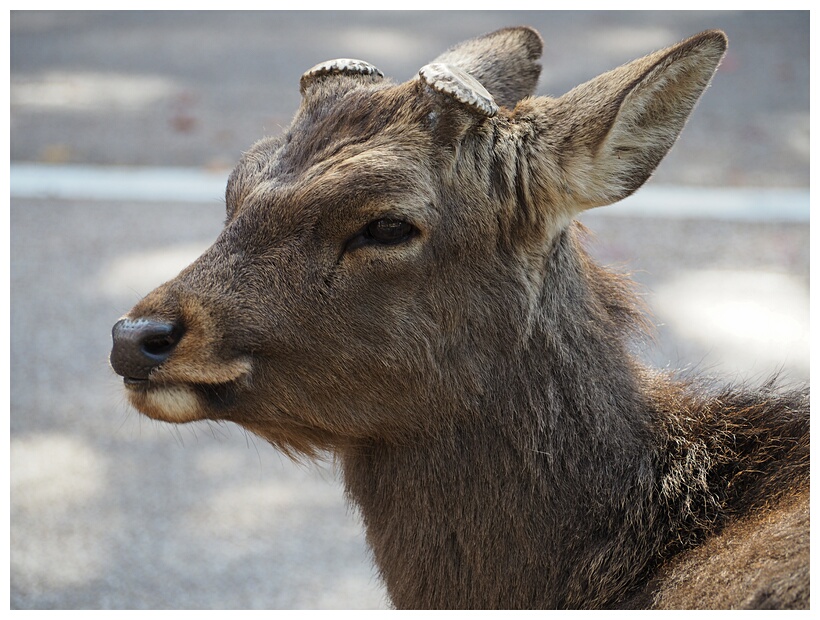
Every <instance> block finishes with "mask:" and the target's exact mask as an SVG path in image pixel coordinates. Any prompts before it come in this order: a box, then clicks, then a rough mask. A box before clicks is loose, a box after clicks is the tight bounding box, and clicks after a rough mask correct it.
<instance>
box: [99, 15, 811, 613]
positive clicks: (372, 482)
mask: <svg viewBox="0 0 820 620" xmlns="http://www.w3.org/2000/svg"><path fill="white" fill-rule="evenodd" d="M725 47H726V39H725V36H724V35H723V34H722V33H720V32H716V31H713V32H706V33H702V34H700V35H698V36H695V37H692V38H691V39H688V40H687V41H684V42H682V43H680V44H678V45H676V46H673V47H671V48H668V49H666V50H662V51H660V52H657V53H655V54H652V55H650V56H648V57H646V58H644V59H640V60H637V61H635V62H633V63H630V64H628V65H625V66H623V67H621V68H619V69H616V70H614V71H612V72H610V73H607V74H604V75H603V76H600V77H598V78H596V79H594V80H592V81H590V82H588V83H587V84H584V85H581V86H579V87H578V88H576V89H574V90H572V91H571V92H570V93H567V94H566V95H564V96H563V97H559V98H550V97H531V95H532V93H533V91H534V88H535V84H536V81H537V76H538V73H539V71H540V67H539V65H538V64H537V59H538V56H539V55H540V52H541V41H540V37H538V35H537V33H535V32H534V31H533V30H531V29H526V28H521V29H505V30H502V31H499V32H496V33H492V34H490V35H486V36H484V37H481V38H479V39H474V40H472V41H469V42H467V43H465V44H462V45H461V46H457V47H455V48H453V49H451V50H449V51H448V52H446V53H445V54H444V55H442V56H441V57H439V58H438V59H437V62H442V63H445V64H449V65H451V66H455V67H458V68H459V69H461V70H463V71H467V72H468V73H470V74H472V75H473V77H476V78H477V79H478V80H479V81H480V82H481V83H482V84H483V86H484V87H485V88H486V89H487V90H488V91H489V92H490V93H491V94H492V95H494V97H495V98H496V100H497V102H498V103H499V104H500V105H501V106H502V107H501V109H500V110H499V111H498V113H497V114H496V115H495V116H489V115H488V113H487V112H482V111H481V110H480V109H479V108H478V107H476V106H472V105H470V104H469V103H464V102H462V100H461V99H460V95H456V94H453V93H450V92H448V90H447V89H448V87H447V86H446V85H445V87H443V88H438V87H437V88H436V89H435V90H434V89H431V88H430V87H429V86H428V85H427V84H426V82H425V79H423V78H417V79H415V80H411V81H410V82H407V83H404V84H398V85H394V84H392V83H391V82H389V81H388V80H385V79H382V78H381V77H380V76H379V75H378V74H376V73H374V72H373V71H370V72H368V73H367V74H366V75H365V74H360V73H357V72H356V71H353V70H351V71H345V70H336V69H334V71H333V72H323V71H317V72H316V73H312V74H310V75H309V76H306V77H305V79H303V81H302V89H303V95H304V97H303V102H302V105H301V107H300V109H299V111H298V113H297V115H296V117H295V119H294V121H293V124H292V125H291V127H290V128H289V129H288V130H287V131H286V132H285V134H284V135H283V136H281V137H279V138H269V139H265V140H262V141H261V142H259V143H257V144H256V145H254V147H253V148H251V150H250V151H248V152H247V153H246V154H245V155H244V156H243V158H242V160H241V161H240V162H239V164H238V165H237V167H236V169H235V170H234V172H233V174H232V175H231V178H230V180H229V183H228V188H227V191H226V203H227V219H226V224H225V229H224V230H223V232H222V233H221V235H220V236H219V238H218V239H217V240H216V242H215V243H214V245H213V246H212V247H211V248H210V249H209V250H208V251H206V252H205V254H204V255H203V256H202V257H201V258H200V259H198V260H197V261H196V262H195V263H194V264H193V265H191V266H190V267H188V268H187V269H186V270H185V271H183V272H182V273H181V274H180V275H179V276H178V277H177V278H176V279H174V280H172V281H171V282H168V283H166V284H164V285H163V286H161V287H159V288H158V289H156V290H155V291H154V292H152V293H151V294H150V295H148V296H147V297H146V298H145V299H144V300H142V301H141V302H140V303H139V304H137V306H136V307H135V308H134V309H133V310H132V311H131V312H130V313H129V314H128V316H127V317H126V319H125V321H124V323H123V324H122V325H124V326H125V327H128V328H133V326H134V325H135V323H134V321H136V320H137V319H141V318H144V319H150V320H151V321H153V322H155V323H157V324H161V325H167V326H173V328H174V332H173V333H174V334H175V335H174V336H173V338H171V339H170V340H168V339H166V340H164V341H163V342H164V343H165V345H167V346H165V345H163V346H164V347H165V348H164V349H162V351H160V348H161V347H160V348H156V351H158V352H157V353H156V355H154V354H153V353H152V354H151V355H153V357H151V359H152V360H154V361H153V362H152V363H153V364H154V367H153V368H152V369H151V370H150V373H146V374H145V376H142V375H141V376H139V377H137V376H133V374H134V372H136V373H139V372H141V371H140V370H139V369H140V368H141V367H142V366H141V364H143V363H144V361H145V360H144V357H145V353H144V352H140V350H138V349H133V346H132V345H130V344H127V343H126V339H125V337H124V336H123V335H122V333H121V332H122V329H120V328H118V327H115V346H114V351H113V353H112V364H113V365H114V367H115V370H118V372H120V374H123V375H124V376H126V385H127V386H128V387H129V390H128V391H129V395H130V396H131V400H132V402H133V404H134V405H135V406H136V407H137V408H138V409H140V410H141V411H143V412H144V413H146V414H147V415H150V416H152V417H155V418H158V419H165V420H168V421H171V422H186V421H190V420H194V419H217V420H229V421H233V422H236V423H237V424H240V425H242V426H244V427H245V428H247V429H249V430H251V431H253V432H254V433H256V434H258V435H260V436H261V437H264V438H265V439H266V440H268V441H270V442H271V443H272V444H273V445H274V446H277V447H279V448H280V449H282V450H284V451H285V452H287V453H289V454H291V455H294V456H298V455H308V456H315V455H317V454H318V453H320V452H322V451H332V452H333V453H334V454H335V455H336V457H337V459H338V462H339V464H340V468H341V471H342V474H343V477H344V483H345V486H346V489H347V493H348V496H349V497H350V500H351V501H352V502H353V504H354V505H356V506H358V507H359V509H360V511H361V516H362V519H363V521H364V524H365V526H366V530H367V539H368V542H369V543H370V545H371V547H372V549H373V552H374V555H375V559H376V563H377V565H378V567H379V571H380V573H381V575H382V576H383V578H384V580H385V583H386V585H387V589H388V592H389V594H390V596H391V599H392V601H393V603H394V604H395V605H396V606H397V607H416V608H485V607H495V608H499V607H501V608H606V607H638V606H641V607H653V606H660V607H807V606H808V604H809V598H808V597H809V594H808V592H809V590H808V584H809V576H808V505H807V502H806V499H805V498H807V496H808V494H807V490H808V470H809V456H808V455H809V441H808V437H809V422H808V420H809V414H808V396H807V393H805V392H792V393H788V392H782V391H779V390H777V389H776V388H774V387H773V386H766V387H764V388H760V389H757V390H752V389H719V388H712V387H709V386H708V385H705V384H703V383H702V382H700V383H699V382H696V381H692V382H687V381H683V380H680V379H677V378H675V377H673V376H667V375H666V374H663V373H659V372H657V371H653V370H650V369H647V368H645V367H643V366H642V365H641V364H640V363H639V362H638V361H637V359H636V358H635V357H634V355H633V354H632V344H631V343H632V341H633V338H634V337H635V336H638V335H639V334H640V333H641V330H642V328H643V325H644V319H643V314H642V310H641V308H640V306H639V304H638V303H637V302H636V300H635V296H634V294H633V293H632V290H631V286H630V284H629V281H628V280H627V279H625V278H624V277H622V276H618V275H616V274H614V273H612V272H610V271H608V270H606V269H604V268H603V267H600V266H599V265H597V264H596V263H595V262H594V261H593V260H592V259H591V258H590V257H589V256H588V255H587V253H586V252H585V251H584V249H583V247H582V243H581V239H580V237H581V236H582V235H583V231H582V229H581V227H580V225H578V224H576V223H574V222H573V217H574V216H575V215H576V214H577V213H578V212H580V211H581V210H583V209H586V208H590V207H594V206H601V205H605V204H609V203H611V202H614V201H617V200H619V199H620V198H623V197H624V196H626V195H628V194H630V193H632V192H633V191H635V190H636V189H637V188H638V187H640V185H641V184H642V183H643V182H644V181H645V180H646V179H647V178H648V176H649V175H650V174H651V173H652V171H653V170H654V168H655V167H656V166H657V164H658V163H659V161H660V160H661V158H662V157H663V156H664V154H665V153H666V152H667V151H668V149H669V148H670V147H671V145H672V144H673V143H674V141H675V139H676V137H677V135H678V133H679V132H680V130H681V129H682V127H683V125H684V123H685V121H686V118H687V117H688V115H689V113H690V112H691V110H692V108H693V107H694V105H695V103H696V102H697V99H698V98H699V96H700V94H701V93H702V91H703V90H704V89H705V88H706V86H707V85H708V83H709V80H710V79H711V77H712V74H713V72H714V71H715V69H716V67H717V65H718V63H719V61H720V59H721V57H722V55H723V52H724V50H725ZM342 64H343V63H342ZM338 66H341V65H334V67H338ZM456 75H457V72H456ZM385 220H389V221H391V222H393V223H395V222H400V223H405V224H407V225H409V228H407V229H406V230H407V234H406V235H403V236H402V237H401V238H397V239H395V240H393V241H390V242H389V243H388V242H386V241H385V240H384V239H383V238H378V240H377V239H376V238H375V237H374V236H373V234H372V233H371V232H370V231H371V230H372V228H371V225H372V224H373V223H376V222H379V221H382V223H383V221H385ZM118 326H120V324H118ZM118 329H120V331H118ZM152 337H153V338H154V339H155V340H156V337H157V336H156V334H154V336H152ZM168 338H170V337H168ZM132 341H133V339H132ZM168 343H170V344H168ZM129 347H131V348H129ZM132 349H133V350H132ZM153 350H154V349H152V351H153ZM134 356H136V359H135V357H134ZM141 356H142V357H141ZM131 369H137V370H136V371H134V372H132V371H131Z"/></svg>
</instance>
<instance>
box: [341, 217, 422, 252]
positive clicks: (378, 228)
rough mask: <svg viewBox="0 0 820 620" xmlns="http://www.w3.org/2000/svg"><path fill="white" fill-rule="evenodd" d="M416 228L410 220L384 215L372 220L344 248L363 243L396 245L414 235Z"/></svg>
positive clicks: (363, 244) (358, 246) (348, 248)
mask: <svg viewBox="0 0 820 620" xmlns="http://www.w3.org/2000/svg"><path fill="white" fill-rule="evenodd" d="M417 232H418V230H417V229H416V227H415V226H413V225H412V224H411V223H410V222H407V221H405V220H400V219H396V218H390V217H385V218H381V219H378V220H373V221H372V222H370V223H369V224H368V225H367V226H365V227H364V228H363V229H362V230H360V231H359V232H358V233H356V235H355V236H354V237H353V238H352V239H350V241H348V243H347V246H346V248H345V249H346V250H347V251H350V250H355V249H357V248H360V247H362V246H365V245H398V244H399V243H403V242H404V241H407V240H408V239H410V238H411V237H414V236H415V235H416V233H417Z"/></svg>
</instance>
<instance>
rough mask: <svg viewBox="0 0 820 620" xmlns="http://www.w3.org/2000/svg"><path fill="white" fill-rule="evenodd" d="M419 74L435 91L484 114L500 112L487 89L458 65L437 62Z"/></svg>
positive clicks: (427, 66) (422, 69) (426, 66)
mask: <svg viewBox="0 0 820 620" xmlns="http://www.w3.org/2000/svg"><path fill="white" fill-rule="evenodd" d="M419 76H420V77H421V79H422V80H423V81H424V82H425V83H426V84H427V85H428V86H429V87H430V88H432V89H433V90H434V91H436V92H438V93H442V94H444V95H447V96H448V97H450V98H451V99H453V100H455V101H456V102H458V103H460V104H462V105H464V106H466V107H468V108H469V109H471V110H473V111H475V112H478V113H479V114H481V115H482V116H488V117H491V116H495V115H496V114H497V113H498V105H497V104H496V103H495V100H494V99H493V96H492V95H491V94H490V93H488V92H487V89H486V88H484V87H483V86H482V85H481V83H480V82H479V81H478V80H477V79H475V78H474V77H473V76H471V75H470V74H469V73H465V72H464V71H462V70H461V69H459V68H458V67H453V66H451V65H446V64H443V63H437V62H436V63H432V64H429V65H425V66H424V67H422V68H421V69H420V70H419Z"/></svg>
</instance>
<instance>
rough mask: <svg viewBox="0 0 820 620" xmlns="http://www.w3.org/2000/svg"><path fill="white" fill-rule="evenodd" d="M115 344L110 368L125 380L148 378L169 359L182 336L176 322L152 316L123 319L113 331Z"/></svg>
mask: <svg viewBox="0 0 820 620" xmlns="http://www.w3.org/2000/svg"><path fill="white" fill-rule="evenodd" d="M111 336H112V338H113V339H114V346H113V348H112V349H111V358H110V361H111V367H112V368H113V369H114V372H116V373H117V374H118V375H122V376H123V377H125V378H126V379H147V378H148V375H149V374H150V372H151V371H152V370H153V369H154V368H156V367H157V366H159V365H160V364H162V362H164V361H165V360H167V359H168V358H169V357H170V356H171V353H172V352H173V350H174V347H176V346H177V343H179V341H180V338H182V330H181V329H179V327H178V326H176V325H174V324H173V323H163V322H160V321H152V320H149V319H135V320H131V319H122V320H120V321H117V322H116V324H115V325H114V328H113V329H112V330H111Z"/></svg>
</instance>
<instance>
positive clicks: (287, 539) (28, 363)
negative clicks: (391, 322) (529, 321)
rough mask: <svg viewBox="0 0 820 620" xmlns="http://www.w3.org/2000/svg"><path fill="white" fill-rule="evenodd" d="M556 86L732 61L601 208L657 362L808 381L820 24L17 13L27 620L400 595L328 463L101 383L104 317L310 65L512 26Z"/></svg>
mask: <svg viewBox="0 0 820 620" xmlns="http://www.w3.org/2000/svg"><path fill="white" fill-rule="evenodd" d="M519 24H528V25H531V26H534V27H535V28H537V29H538V30H539V31H540V32H541V34H542V36H543V37H544V40H545V44H546V49H545V53H544V59H543V64H544V70H543V73H542V77H541V81H540V83H539V89H538V92H539V94H551V95H556V96H557V95H560V94H563V93H564V92H565V91H567V90H569V89H570V88H572V87H573V86H575V85H576V84H579V83H581V82H584V81H586V80H588V79H590V78H592V77H594V76H595V75H597V74H599V73H602V72H604V71H606V70H608V69H611V68H613V67H615V66H617V65H619V64H622V63H623V62H626V61H628V60H631V59H633V58H636V57H638V56H642V55H644V54H646V53H648V52H650V51H653V50H655V49H658V48H661V47H664V46H667V45H670V44H672V43H675V42H677V41H679V40H681V39H683V38H686V37H688V36H690V35H692V34H695V33H697V32H700V31H702V30H705V29H710V28H722V29H724V30H725V31H726V32H727V34H728V36H729V41H730V44H729V52H728V54H727V56H726V59H725V61H724V63H723V65H722V66H721V68H720V70H719V71H718V74H717V76H716V78H715V80H714V83H713V85H712V87H711V88H710V89H709V90H708V91H707V93H706V95H705V96H704V98H703V100H702V102H701V103H700V105H699V107H698V108H697V109H696V111H695V113H694V115H693V117H692V119H691V121H690V123H689V125H688V126H687V127H686V129H685V130H684V132H683V136H682V138H681V139H680V141H679V142H678V144H677V145H676V146H675V147H674V149H673V150H672V152H671V153H670V154H669V156H668V157H667V158H666V160H665V161H664V162H663V163H662V164H661V166H660V168H659V169H658V171H657V173H656V174H655V176H654V178H653V179H651V180H650V182H649V183H648V184H647V185H646V187H645V188H643V189H642V190H641V191H640V192H638V194H637V195H636V196H635V197H634V200H632V201H631V202H627V201H625V202H624V203H622V204H621V205H614V206H612V207H608V208H606V209H603V210H599V211H593V212H590V213H588V214H585V215H584V216H583V221H584V223H585V224H586V225H587V226H588V227H589V228H590V230H591V233H592V235H591V239H590V248H591V250H592V251H593V253H594V254H595V255H596V256H598V257H599V258H600V260H602V261H603V262H605V263H607V264H613V265H617V266H619V267H620V268H623V269H627V270H629V271H631V272H633V274H634V277H635V279H636V280H638V281H639V283H640V284H641V286H642V287H643V288H644V290H645V297H646V300H647V302H648V304H649V306H650V308H651V309H652V312H653V316H654V322H655V323H656V325H657V326H658V327H657V335H656V341H655V342H654V343H652V344H651V347H649V348H647V351H646V353H645V355H646V357H647V359H648V360H650V361H651V362H652V363H653V364H656V365H658V366H662V367H674V368H683V369H685V370H686V372H698V373H708V374H714V375H717V376H720V377H723V378H724V379H725V380H726V381H748V382H750V383H753V384H754V383H760V382H762V381H764V380H765V379H766V378H767V377H768V376H770V375H771V374H772V373H775V372H780V373H781V376H783V377H784V379H785V380H786V381H788V382H801V381H807V380H808V377H809V339H808V326H809V199H808V195H809V194H808V190H809V13H808V12H807V11H806V12H772V11H766V12H724V11H720V12H718V11H715V12H694V11H693V12H674V11H663V12H632V11H631V12H595V11H591V12H589V11H586V12H572V11H562V12H502V11H494V12H435V13H431V12H309V13H302V12H266V13H255V12H239V13H232V12H227V13H226V12H194V13H185V12H112V13H107V12H18V11H13V12H11V46H10V53H11V63H10V67H11V90H10V100H11V108H10V110H11V113H10V126H11V136H10V139H11V144H10V153H11V215H10V220H11V421H10V432H11V435H10V450H11V461H10V462H11V479H10V482H11V496H10V499H11V510H10V519H11V536H10V571H11V580H10V586H11V603H10V604H11V607H12V608H19V609H23V608H106V609H121V608H134V609H157V608H164V609H176V608H220V609H222V608H379V607H385V606H388V604H389V603H388V601H387V600H386V599H385V595H384V591H383V589H382V586H381V584H380V583H379V580H378V576H377V573H376V571H375V569H374V568H373V566H372V563H371V559H370V557H369V554H368V551H367V548H366V546H365V544H364V537H363V532H362V529H361V525H360V523H359V521H358V517H357V515H356V512H355V510H354V509H352V508H350V507H348V506H346V504H345V501H344V497H343V492H342V488H341V485H340V483H339V480H338V477H337V475H336V473H335V471H334V468H333V465H332V462H327V463H320V464H315V465H314V464H308V465H294V464H293V463H291V462H290V461H289V460H288V459H287V458H285V457H283V456H281V455H280V454H278V453H277V452H276V451H275V450H273V449H272V448H271V447H270V446H268V445H267V444H265V443H264V442H263V441H261V440H258V439H256V438H254V437H252V436H249V435H247V434H246V433H244V432H242V431H241V430H240V429H239V428H237V427H235V426H229V425H217V424H205V423H201V424H192V425H186V426H182V427H173V426H170V425H165V424H159V423H155V422H152V421H150V420H147V419H144V418H142V417H140V416H139V415H138V414H137V413H136V412H134V411H133V410H130V409H129V408H128V406H127V404H126V403H125V400H124V397H123V395H122V388H121V383H120V381H119V380H118V378H117V377H116V376H114V374H113V372H112V371H111V370H110V368H109V367H108V363H107V356H108V352H109V348H110V329H111V326H112V325H113V323H114V322H115V321H116V320H117V318H119V317H120V316H121V315H122V314H124V313H125V312H126V311H128V309H129V308H130V307H131V306H132V305H133V304H134V303H135V302H136V301H137V300H139V299H140V297H141V296H142V295H144V294H145V293H147V292H149V291H150V290H151V289H152V288H153V287H154V286H156V285H157V284H159V283H160V282H162V281H163V280H165V279H167V278H169V277H171V276H173V275H174V274H175V273H176V272H177V271H178V270H179V269H180V268H181V267H183V266H184V265H185V264H187V263H188V262H190V261H191V260H193V258H195V257H196V256H197V255H198V253H199V252H201V251H202V250H203V249H204V248H206V247H207V246H208V245H209V244H210V243H211V241H212V240H213V239H214V238H215V237H216V235H217V234H218V232H219V230H220V228H221V224H222V220H223V217H224V205H223V204H222V203H221V192H222V191H223V189H224V181H225V179H226V178H227V174H228V172H229V170H230V168H231V166H232V165H233V163H234V162H235V161H236V160H237V159H238V157H239V155H240V153H241V152H242V151H243V150H244V149H246V148H248V147H249V146H250V144H252V143H253V142H254V141H255V140H257V139H258V138H260V137H262V136H263V135H266V134H277V133H279V132H281V130H282V128H283V127H285V126H286V125H287V124H288V123H289V120H290V118H291V117H292V115H293V113H294V111H295V109H296V107H297V106H298V103H299V89H298V82H299V77H300V75H301V74H302V72H304V71H305V70H306V69H308V68H310V67H312V66H313V65H314V64H316V63H318V62H320V61H323V60H326V59H330V58H337V57H354V58H362V59H364V60H367V61H369V62H371V63H373V64H375V65H376V66H378V67H379V68H380V69H381V70H382V71H383V72H384V73H385V74H386V75H388V76H391V77H393V78H394V79H395V80H397V81H400V80H405V79H409V78H411V77H413V76H414V75H415V74H416V72H417V71H418V69H419V68H420V67H421V66H422V65H424V64H425V63H427V62H429V61H430V60H432V59H433V58H434V57H435V56H436V55H438V54H439V53H440V52H442V51H443V50H444V49H446V48H447V47H449V46H451V45H453V44H455V43H457V42H459V41H461V40H464V39H467V38H470V37H472V36H475V35H478V34H482V33H485V32H488V31H491V30H494V29H496V28H500V27H503V26H510V25H519Z"/></svg>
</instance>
